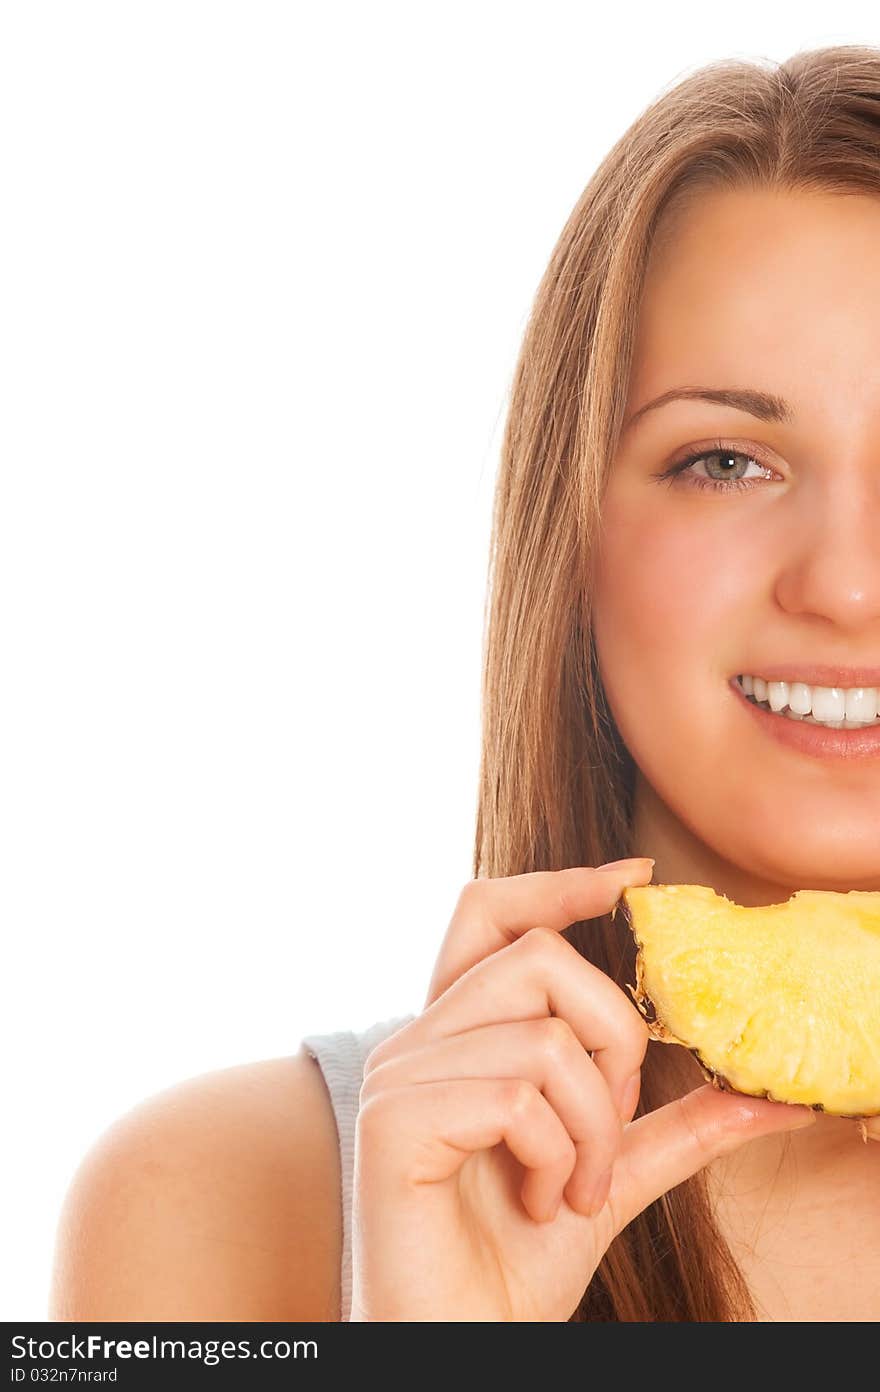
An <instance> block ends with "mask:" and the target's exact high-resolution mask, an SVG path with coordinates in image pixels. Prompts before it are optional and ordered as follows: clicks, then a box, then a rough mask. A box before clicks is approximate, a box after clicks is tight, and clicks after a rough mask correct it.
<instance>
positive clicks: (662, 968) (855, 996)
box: [614, 884, 880, 1118]
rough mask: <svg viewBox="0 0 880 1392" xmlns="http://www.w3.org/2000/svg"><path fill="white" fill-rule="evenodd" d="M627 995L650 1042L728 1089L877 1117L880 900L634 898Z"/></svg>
mask: <svg viewBox="0 0 880 1392" xmlns="http://www.w3.org/2000/svg"><path fill="white" fill-rule="evenodd" d="M618 909H621V910H622V912H623V915H624V918H625V919H626V921H627V923H628V924H629V926H630V928H631V930H632V932H633V935H634V937H635V940H636V944H637V947H638V954H637V957H636V983H637V984H636V986H635V987H630V990H631V991H632V993H633V996H634V998H635V1001H636V1004H637V1005H638V1007H639V1009H640V1011H641V1012H642V1014H643V1015H644V1017H645V1019H646V1020H647V1021H648V1026H649V1029H650V1032H651V1035H652V1036H653V1038H655V1039H661V1040H664V1041H665V1042H667V1043H672V1044H682V1045H684V1046H685V1048H687V1049H690V1050H691V1052H692V1053H693V1054H694V1056H695V1057H696V1059H697V1061H698V1063H699V1064H700V1066H701V1068H702V1069H703V1072H704V1074H705V1076H706V1077H707V1078H709V1079H711V1081H712V1082H713V1083H714V1084H715V1085H716V1087H720V1088H724V1089H726V1090H728V1091H733V1092H743V1093H747V1094H750V1095H751V1096H754V1097H770V1098H772V1099H774V1100H775V1101H778V1102H801V1103H805V1104H806V1105H807V1106H808V1107H815V1108H817V1109H818V1110H821V1111H825V1112H831V1113H834V1114H835V1115H837V1116H848V1117H859V1118H860V1117H867V1116H874V1115H876V1114H877V1113H878V1112H880V893H876V892H872V893H866V892H864V891H862V890H850V892H849V893H848V894H835V893H831V892H829V891H826V890H814V889H801V890H798V891H797V893H796V894H794V895H793V896H792V897H791V899H789V900H788V901H787V902H786V903H783V904H771V905H769V906H767V907H763V908H755V909H750V908H742V907H741V906H740V905H739V904H735V903H733V902H732V901H731V900H730V899H727V898H725V896H724V895H719V894H716V893H715V891H714V890H713V889H710V888H708V887H707V886H706V885H694V884H660V885H647V886H645V887H643V888H642V887H637V888H628V889H626V890H625V891H624V893H623V895H622V897H621V899H620V900H618V903H617V904H616V905H615V908H614V914H616V913H617V910H618Z"/></svg>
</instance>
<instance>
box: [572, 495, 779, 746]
mask: <svg viewBox="0 0 880 1392" xmlns="http://www.w3.org/2000/svg"><path fill="white" fill-rule="evenodd" d="M664 506H665V507H666V513H667V515H664ZM739 530H741V528H740V529H739ZM730 532H731V525H730V522H729V521H728V523H727V525H726V526H725V522H724V517H723V515H722V512H721V509H720V508H718V509H717V510H716V512H715V514H714V516H713V515H712V513H711V510H710V509H709V508H708V507H707V506H706V505H705V504H704V505H702V506H700V507H693V508H691V507H688V506H685V505H683V503H682V502H681V501H675V502H673V501H671V500H665V499H664V498H661V499H660V500H659V501H658V500H657V499H656V498H652V499H651V500H650V501H649V503H644V502H640V503H639V505H634V504H633V502H632V500H629V501H628V502H627V505H626V506H623V505H620V506H615V504H614V500H613V499H610V500H609V499H608V498H606V506H605V507H604V508H603V520H602V541H601V545H600V548H599V551H598V555H597V560H596V571H595V585H594V591H593V593H594V619H593V624H594V634H595V642H596V652H597V656H598V659H599V667H600V671H601V673H602V678H603V683H604V686H605V690H606V693H607V696H608V700H609V704H610V706H611V709H612V714H613V715H614V717H615V720H616V721H617V724H618V727H619V728H620V732H621V734H622V735H623V738H624V740H625V742H626V743H627V745H628V747H629V748H630V751H631V752H632V754H633V756H634V757H635V758H636V759H637V762H641V760H640V759H639V758H638V752H637V746H642V747H643V748H644V749H645V750H652V749H653V750H655V751H656V749H657V739H658V734H662V736H663V742H664V743H665V744H666V745H667V746H668V744H669V742H670V741H671V740H673V738H674V737H675V736H676V734H677V735H678V736H680V738H681V739H683V740H685V741H686V742H687V743H688V745H689V746H690V747H691V748H692V747H693V743H694V740H695V739H696V740H697V741H698V742H700V743H702V740H703V739H710V738H713V737H714V736H715V735H717V725H716V722H718V721H720V720H721V719H722V718H723V710H724V701H723V700H721V701H719V699H718V698H719V693H721V694H722V696H723V693H724V683H725V682H726V680H727V677H728V676H729V675H730V673H731V672H732V671H733V670H734V667H735V666H736V663H737V661H738V660H739V657H740V656H741V654H742V653H743V652H744V651H745V650H746V645H747V642H748V636H749V635H748V631H747V630H748V623H747V622H746V607H747V600H746V592H745V588H744V587H745V584H746V577H747V576H748V575H749V574H751V576H752V584H753V585H754V583H755V578H756V577H758V576H760V569H759V568H757V560H758V558H757V557H756V556H755V555H754V554H751V552H750V551H749V549H748V547H746V548H744V547H743V546H742V545H741V544H740V542H741V540H742V539H741V538H740V539H739V540H737V539H736V538H734V537H732V536H731V535H730ZM722 533H723V534H722ZM697 716H699V719H697V718H696V717H697ZM642 766H643V767H644V765H642Z"/></svg>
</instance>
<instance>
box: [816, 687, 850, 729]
mask: <svg viewBox="0 0 880 1392" xmlns="http://www.w3.org/2000/svg"><path fill="white" fill-rule="evenodd" d="M812 712H813V715H814V717H815V718H816V720H823V721H824V720H843V718H844V716H845V715H846V697H845V696H844V694H843V687H841V686H814V687H813V705H812Z"/></svg>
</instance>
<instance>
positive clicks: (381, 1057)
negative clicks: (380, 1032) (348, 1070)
mask: <svg viewBox="0 0 880 1392" xmlns="http://www.w3.org/2000/svg"><path fill="white" fill-rule="evenodd" d="M387 1043H388V1040H387V1039H383V1040H382V1041H381V1043H379V1044H376V1045H375V1046H374V1047H373V1048H372V1049H371V1050H370V1052H369V1053H368V1054H367V1057H366V1058H365V1059H364V1077H365V1078H366V1076H367V1074H368V1073H372V1071H373V1069H374V1068H378V1067H379V1065H380V1064H381V1063H384V1062H385V1058H386V1055H387V1053H388V1049H387V1048H386V1047H385V1046H386V1045H387Z"/></svg>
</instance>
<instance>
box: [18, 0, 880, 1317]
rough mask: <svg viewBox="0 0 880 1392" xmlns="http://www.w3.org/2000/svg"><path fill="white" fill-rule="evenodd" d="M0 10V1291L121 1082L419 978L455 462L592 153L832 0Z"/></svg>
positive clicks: (470, 496) (469, 762) (382, 995)
mask: <svg viewBox="0 0 880 1392" xmlns="http://www.w3.org/2000/svg"><path fill="white" fill-rule="evenodd" d="M829 13H831V14H833V13H834V12H833V11H831V12H829V10H828V6H827V5H826V4H818V3H813V4H804V3H801V4H798V5H795V4H793V3H789V4H787V5H782V6H779V5H777V6H772V7H771V6H767V5H766V4H764V3H761V4H742V3H740V4H738V5H737V6H735V7H733V8H727V7H722V8H720V9H718V8H717V7H711V8H710V11H709V12H707V9H706V7H705V6H704V5H703V4H693V5H690V4H687V5H686V4H681V3H679V4H675V3H672V4H668V3H667V4H665V5H663V6H661V7H656V8H655V9H654V10H651V9H648V8H641V7H640V9H639V11H638V14H637V13H636V10H635V9H634V8H633V6H632V5H628V6H616V7H600V8H599V9H597V8H596V7H595V6H593V5H592V4H589V3H583V4H562V3H556V4H552V3H547V0H542V2H541V3H540V4H538V3H533V4H511V3H479V0H476V3H475V2H474V0H468V3H452V4H450V3H449V0H446V3H443V4H442V5H441V4H439V3H437V4H434V5H429V4H412V3H409V4H405V3H401V4H390V3H377V0H371V3H369V4H356V3H351V4H340V3H327V0H322V3H321V4H317V3H315V4H312V5H304V4H302V3H299V0H288V3H260V0H238V2H237V3H219V0H210V3H192V0H150V3H119V0H108V2H107V3H100V4H98V3H87V2H86V0H78V2H77V3H76V4H70V3H68V0H63V2H59V3H41V0H22V2H21V3H12V2H11V0H6V3H5V4H4V5H3V7H2V10H0V132H2V135H0V178H2V217H0V252H2V254H0V370H2V409H0V489H2V492H0V644H2V649H0V650H2V673H0V675H2V681H0V836H2V840H0V856H2V875H0V922H2V929H3V934H4V945H5V951H4V963H5V972H6V981H5V983H4V986H5V989H4V993H3V995H4V1002H5V1008H4V1010H3V1012H2V1013H3V1020H2V1029H3V1039H2V1041H0V1044H2V1057H3V1061H4V1081H5V1100H6V1106H5V1113H6V1119H7V1128H6V1134H5V1144H4V1146H3V1152H2V1154H3V1159H2V1164H3V1174H2V1187H0V1192H2V1202H3V1212H2V1213H0V1226H2V1234H3V1236H2V1246H3V1252H4V1262H3V1281H4V1283H5V1284H4V1287H3V1289H2V1291H0V1316H2V1318H3V1319H6V1320H13V1319H19V1318H20V1319H43V1318H45V1317H46V1301H47V1292H48V1284H49V1272H50V1267H51V1257H52V1246H53V1240H54V1231H55V1224H56V1221H57V1215H58V1211H59V1209H60V1205H61V1201H62V1198H63V1195H64V1192H65V1190H66V1188H67V1186H68V1184H69V1182H70V1179H71V1177H72V1175H73V1172H74V1170H75V1169H76V1166H77V1165H78V1164H79V1162H80V1160H81V1159H82V1157H83V1155H84V1153H85V1152H86V1150H87V1149H88V1148H89V1147H90V1146H91V1145H92V1143H93V1142H94V1141H95V1139H96V1138H97V1136H98V1135H99V1134H100V1133H101V1132H102V1131H103V1130H104V1129H105V1128H106V1126H108V1125H109V1123H110V1122H111V1121H112V1120H114V1119H115V1118H116V1117H117V1116H118V1115H120V1114H121V1113H122V1112H124V1111H127V1110H128V1109H129V1108H130V1107H132V1106H133V1105H135V1104H136V1103H137V1102H138V1101H140V1100H141V1099H142V1098H143V1097H145V1096H147V1095H149V1094H150V1093H152V1092H156V1091H159V1090H160V1089H164V1088H166V1087H168V1086H170V1085H172V1084H174V1083H176V1082H178V1081H180V1080H181V1079H183V1078H185V1077H189V1076H191V1075H193V1074H197V1073H200V1072H204V1071H206V1070H209V1069H215V1068H222V1067H227V1066H230V1065H233V1064H238V1063H243V1062H246V1061H248V1060H254V1059H261V1058H269V1057H274V1056H279V1055H287V1054H292V1053H294V1052H295V1051H296V1049H297V1047H298V1043H299V1040H300V1038H301V1037H302V1036H303V1035H304V1034H306V1033H309V1032H311V1031H319V1032H325V1031H329V1030H334V1029H343V1028H350V1029H363V1028H365V1027H366V1026H367V1025H369V1024H371V1023H373V1022H374V1021H377V1020H380V1019H384V1018H386V1017H388V1016H391V1015H397V1014H402V1013H405V1012H408V1011H418V1010H420V1009H421V1007H422V1004H423V999H424V995H425V991H426V989H427V984H428V981H429V978H430V973H431V967H432V963H433V960H434V957H435V955H436V951H437V949H438V947H439V944H440V940H441V938H442V935H443V932H444V931H445V928H446V924H447V922H448V919H449V916H450V914H451V912H452V909H453V907H454V904H455V900H456V898H457V895H458V893H459V890H460V889H461V886H462V885H463V884H464V882H465V881H466V880H467V879H469V878H470V876H471V853H472V843H473V833H474V818H475V809H476V792H477V771H478V757H479V696H480V691H479V686H480V655H481V654H480V647H481V638H482V624H483V603H484V598H485V582H486V567H487V562H488V541H489V522H490V505H491V491H492V485H493V482H494V476H495V470H496V467H497V460H498V450H499V445H500V439H501V431H502V428H503V421H504V414H505V410H506V400H507V392H508V388H509V383H510V378H511V374H512V372H513V367H514V362H515V358H516V354H517V350H518V347H519V342H520V338H521V335H522V331H523V329H524V327H525V322H526V317H527V314H528V311H529V307H530V304H531V300H532V297H533V295H534V292H535V289H536V287H537V284H538V281H539V279H540V276H541V274H542V272H543V270H544V267H545V265H546V263H547V260H548V259H549V256H550V253H551V251H552V249H553V246H554V243H555V241H556V239H557V237H558V236H559V233H560V231H561V229H562V226H563V224H564V222H565V220H566V218H567V217H568V214H569V212H570V211H571V208H572V206H573V205H574V203H575V201H576V200H577V198H578V196H579V195H580V193H581V191H582V189H583V187H584V185H585V184H586V182H587V181H588V179H589V178H590V176H591V174H592V172H593V171H594V169H595V167H596V165H597V164H598V162H599V161H600V160H601V158H602V157H603V156H604V154H605V153H606V152H607V150H608V149H609V148H610V146H611V145H612V144H613V143H614V141H615V140H617V138H618V137H619V136H620V135H621V134H622V133H623V132H624V131H625V129H626V128H627V126H628V125H629V124H630V123H631V122H632V121H633V120H634V119H635V117H636V116H637V115H638V114H639V112H640V111H642V110H643V109H644V107H645V106H646V105H647V104H648V103H649V102H650V101H651V100H653V99H654V97H655V96H657V95H659V93H660V92H661V90H663V89H665V88H666V87H667V86H670V85H672V84H673V83H674V82H675V81H676V80H678V79H679V78H680V77H683V76H685V75H686V73H687V72H688V71H690V70H692V69H693V68H695V67H698V66H700V65H701V64H703V63H704V62H708V61H710V60H711V59H715V58H724V57H744V58H748V59H762V58H763V59H770V60H775V61H779V60H782V59H784V58H786V57H789V56H790V55H791V54H792V53H793V52H795V51H796V50H798V49H801V48H814V47H818V46H820V45H823V44H826V43H844V42H868V43H878V42H880V24H878V22H877V21H876V19H875V18H874V6H873V4H869V3H862V4H852V3H851V4H849V5H848V6H847V7H846V11H845V13H846V20H847V26H846V28H845V29H843V30H842V29H832V28H829V27H828V22H827V21H828V17H829Z"/></svg>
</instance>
